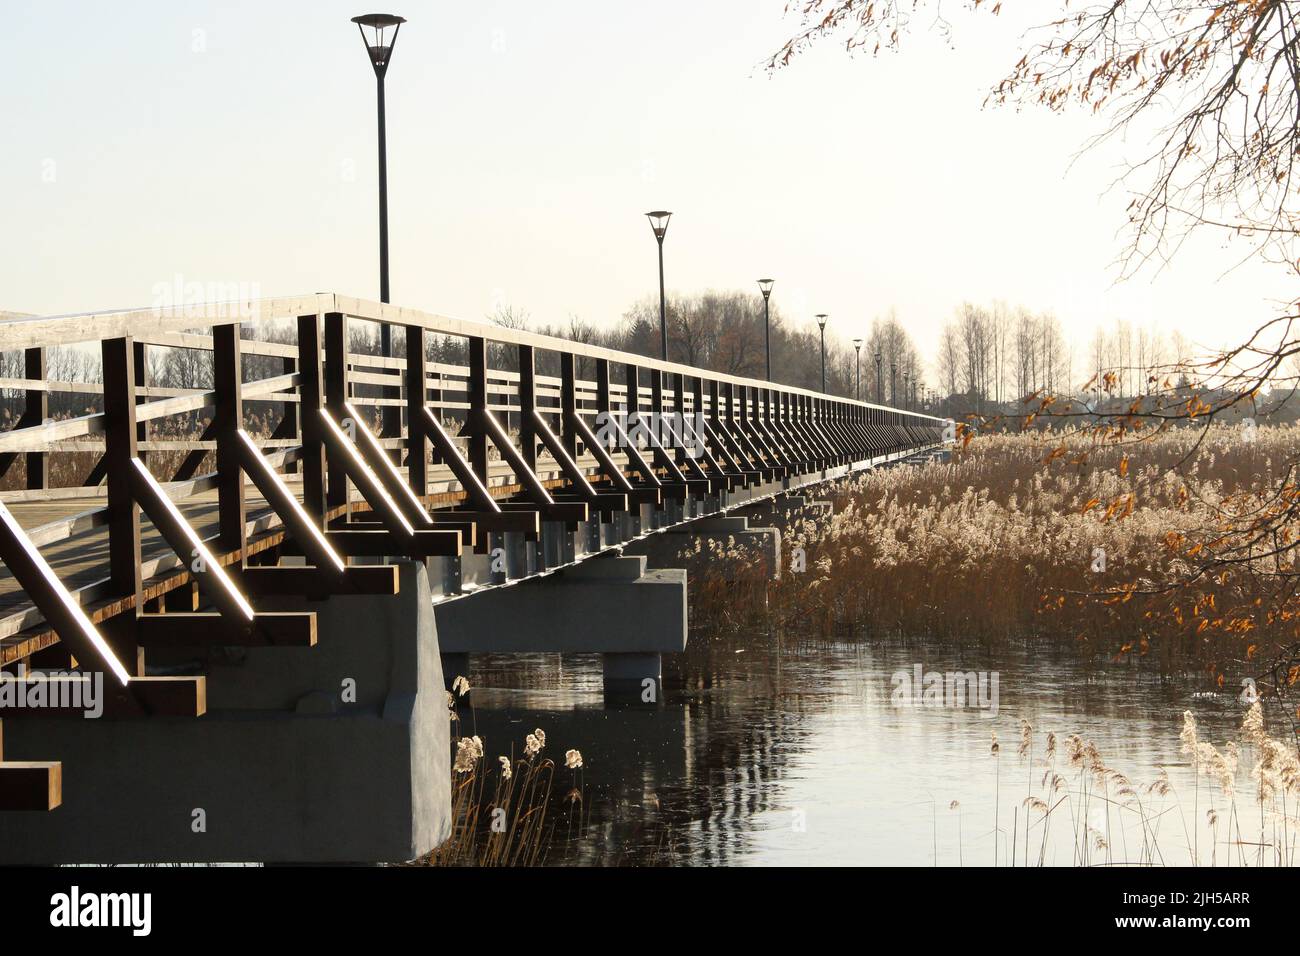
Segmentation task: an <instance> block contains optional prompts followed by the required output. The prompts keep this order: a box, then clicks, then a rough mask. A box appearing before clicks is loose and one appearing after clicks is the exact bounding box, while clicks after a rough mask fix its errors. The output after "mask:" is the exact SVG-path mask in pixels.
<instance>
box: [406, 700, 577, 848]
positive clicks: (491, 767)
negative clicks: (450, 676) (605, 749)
mask: <svg viewBox="0 0 1300 956" xmlns="http://www.w3.org/2000/svg"><path fill="white" fill-rule="evenodd" d="M469 689H470V688H469V682H468V681H467V680H465V678H464V677H458V678H457V679H456V681H455V683H454V684H453V691H452V692H449V693H448V695H447V703H448V716H449V718H450V720H451V722H452V726H453V727H454V728H455V729H454V732H453V734H452V743H453V746H454V748H455V756H454V758H453V760H452V768H451V777H452V779H451V803H452V806H451V819H452V832H451V836H450V837H449V838H448V839H447V841H446V842H445V843H443V844H442V845H441V846H440V847H438V848H437V849H435V850H434V851H433V852H432V853H430V854H429V855H428V856H427V857H425V858H424V859H422V860H420V861H418V862H419V864H420V865H425V866H540V865H543V864H545V863H548V862H554V861H553V860H551V859H550V857H551V855H552V854H553V853H554V852H557V851H558V852H560V853H565V852H567V851H568V850H569V849H571V848H573V847H574V846H575V845H576V844H577V842H578V841H580V840H582V839H583V838H585V837H586V836H587V832H588V831H587V819H586V815H585V812H584V800H583V772H584V770H583V760H582V753H581V752H580V751H578V750H576V749H572V750H568V751H566V752H565V754H564V757H563V759H562V760H561V761H560V763H559V765H558V766H557V764H556V761H555V760H552V759H551V758H550V757H549V756H548V755H547V750H546V748H547V739H546V732H545V731H544V730H543V729H541V728H537V729H536V730H534V731H533V732H532V733H530V734H527V735H526V736H525V738H524V740H523V746H522V749H521V750H520V751H516V750H515V749H514V745H513V743H512V745H511V748H510V752H509V753H508V754H500V755H498V756H496V757H495V758H494V757H490V756H489V755H488V751H487V750H486V747H485V744H484V742H483V740H482V738H480V737H479V736H478V735H476V734H466V733H463V732H462V718H461V711H460V708H458V703H459V699H460V698H464V697H465V696H466V695H467V694H468V693H469ZM469 717H470V720H471V722H472V718H473V714H472V710H471V711H470V713H469ZM471 726H472V723H471ZM565 784H568V789H567V790H564V785H565ZM561 790H564V792H563V793H561V792H560V791H561Z"/></svg>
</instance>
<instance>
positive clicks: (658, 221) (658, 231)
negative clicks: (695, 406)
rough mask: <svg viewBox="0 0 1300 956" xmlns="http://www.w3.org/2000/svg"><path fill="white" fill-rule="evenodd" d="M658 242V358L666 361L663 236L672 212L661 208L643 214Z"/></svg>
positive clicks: (666, 338) (666, 334)
mask: <svg viewBox="0 0 1300 956" xmlns="http://www.w3.org/2000/svg"><path fill="white" fill-rule="evenodd" d="M645 215H646V218H647V219H649V220H650V228H651V229H653V230H654V234H655V241H656V242H658V243H659V337H660V358H662V359H663V360H664V361H665V362H667V361H668V300H667V299H666V298H665V297H664V236H666V235H668V220H669V219H672V218H673V214H672V213H670V212H666V211H665V210H662V209H657V210H655V211H654V212H648V213H646V214H645Z"/></svg>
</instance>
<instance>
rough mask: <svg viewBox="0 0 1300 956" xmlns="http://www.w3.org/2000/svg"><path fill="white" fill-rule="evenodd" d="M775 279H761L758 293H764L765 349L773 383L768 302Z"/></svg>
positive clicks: (768, 378) (769, 379) (770, 321)
mask: <svg viewBox="0 0 1300 956" xmlns="http://www.w3.org/2000/svg"><path fill="white" fill-rule="evenodd" d="M775 281H776V280H775V279H759V280H758V291H759V292H761V293H763V347H764V348H765V349H766V350H767V380H768V381H769V382H770V381H772V313H771V311H770V310H769V308H768V302H767V300H768V299H770V298H771V296H772V285H773V283H774V282H775Z"/></svg>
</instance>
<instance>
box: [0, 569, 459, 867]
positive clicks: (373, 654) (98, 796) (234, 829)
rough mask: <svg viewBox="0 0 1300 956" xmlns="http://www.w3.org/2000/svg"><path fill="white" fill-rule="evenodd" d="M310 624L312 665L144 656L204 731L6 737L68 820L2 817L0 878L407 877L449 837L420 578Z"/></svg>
mask: <svg viewBox="0 0 1300 956" xmlns="http://www.w3.org/2000/svg"><path fill="white" fill-rule="evenodd" d="M400 567H401V572H400V580H401V592H400V593H399V594H397V595H392V596H387V597H380V596H358V595H354V596H336V597H332V598H330V599H329V600H328V601H314V602H308V601H304V600H301V599H287V598H281V599H271V598H265V599H263V601H264V604H265V606H266V609H267V610H272V609H273V610H282V611H294V610H314V611H316V613H317V643H316V646H315V647H254V648H238V649H232V648H212V647H190V648H185V647H177V648H168V649H166V650H164V649H161V648H159V649H151V651H150V663H151V665H154V666H160V667H170V668H173V669H175V668H180V667H182V666H184V665H185V664H186V663H187V662H189V663H190V664H191V666H195V667H197V668H198V669H199V670H200V671H201V672H202V673H203V674H205V675H206V677H207V707H208V710H207V713H206V714H204V715H203V716H201V717H196V718H164V717H151V718H147V719H140V720H119V721H109V720H83V719H79V718H75V719H44V718H30V719H29V718H24V719H22V720H6V721H5V727H4V731H5V756H6V758H7V759H10V760H35V759H42V760H60V761H62V762H63V774H64V777H63V779H64V786H63V806H61V807H59V808H58V809H57V810H55V811H53V812H51V813H43V814H0V863H4V864H51V863H146V862H172V863H177V862H196V863H200V862H208V863H220V862H260V861H264V862H281V863H342V862H356V863H375V862H394V863H396V862H403V861H407V860H411V859H414V858H416V857H418V856H421V855H423V854H425V853H427V852H429V851H430V850H432V849H433V848H434V847H435V846H437V845H438V844H440V843H442V842H443V841H444V840H445V839H446V838H447V836H448V835H449V834H450V832H451V804H450V800H451V784H450V781H451V768H450V765H449V764H450V749H451V745H450V729H449V721H448V720H447V705H446V694H445V692H444V690H443V675H442V669H441V666H440V661H439V647H438V633H437V629H436V626H435V617H434V613H433V604H432V596H431V594H430V591H429V582H428V576H427V573H426V571H425V568H424V566H423V565H422V564H419V563H416V562H403V563H402V564H401V566H400Z"/></svg>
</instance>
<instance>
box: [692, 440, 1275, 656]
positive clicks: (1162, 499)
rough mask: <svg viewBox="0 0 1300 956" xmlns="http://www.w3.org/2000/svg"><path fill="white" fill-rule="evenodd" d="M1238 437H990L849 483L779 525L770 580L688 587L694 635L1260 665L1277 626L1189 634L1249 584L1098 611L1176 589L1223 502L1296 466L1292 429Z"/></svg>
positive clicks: (1242, 580)
mask: <svg viewBox="0 0 1300 956" xmlns="http://www.w3.org/2000/svg"><path fill="white" fill-rule="evenodd" d="M1243 434H1244V433H1243V431H1242V430H1241V429H1236V428H1224V427H1220V428H1215V429H1212V430H1211V432H1210V433H1209V434H1208V436H1206V437H1205V438H1204V439H1203V440H1202V441H1201V444H1200V445H1199V446H1198V445H1197V441H1198V439H1200V438H1201V436H1200V433H1199V432H1194V431H1193V430H1179V431H1172V432H1169V433H1167V434H1164V435H1161V436H1158V437H1156V438H1154V439H1152V440H1149V441H1147V442H1145V443H1143V444H1140V445H1136V446H1131V447H1128V448H1124V449H1121V448H1114V447H1104V448H1098V447H1095V446H1094V444H1093V442H1092V440H1091V439H1090V438H1089V437H1087V436H1084V435H1078V434H1066V435H1064V436H1063V435H1061V434H1060V433H1057V434H1053V435H1046V436H1044V435H1042V434H1000V435H992V436H987V437H981V438H979V439H977V440H975V441H974V442H972V444H971V445H970V446H969V448H967V449H965V450H959V451H957V452H955V453H954V455H953V457H952V460H951V461H949V462H941V461H931V462H928V463H925V464H919V465H904V466H901V467H893V468H882V469H877V470H873V471H869V472H865V473H862V474H861V475H859V476H856V477H853V478H851V479H845V480H842V481H840V482H838V483H836V484H834V485H832V486H830V488H829V490H828V491H827V492H826V494H825V497H826V498H828V499H829V500H830V501H831V502H832V503H833V505H834V514H833V515H832V516H831V517H829V518H822V517H814V516H812V515H811V514H810V515H809V516H806V517H800V516H796V520H794V521H793V522H792V523H791V524H790V526H789V528H788V529H787V531H786V533H785V535H784V536H783V541H782V552H783V558H782V574H781V576H780V579H779V580H776V581H770V582H769V581H767V580H766V578H767V575H766V574H765V569H764V568H762V567H761V566H758V565H757V564H756V565H754V566H753V567H752V568H751V573H750V576H749V580H748V582H745V581H743V580H742V581H740V582H739V583H726V582H719V581H710V580H708V579H707V578H704V579H701V578H700V577H699V576H697V577H696V579H695V580H693V581H692V586H693V589H694V590H693V594H692V613H693V615H694V621H695V623H697V624H699V625H701V626H703V627H706V628H715V629H716V628H729V627H730V628H738V627H750V626H765V625H768V624H770V625H771V626H773V627H776V628H780V629H782V630H785V631H788V632H790V633H794V634H799V635H804V636H812V637H817V636H822V637H830V636H836V635H843V634H846V633H866V634H868V635H882V636H883V635H892V634H901V635H907V636H919V635H932V636H938V637H942V638H946V639H950V640H952V641H953V642H955V643H957V642H989V641H997V640H1004V639H1007V638H1024V639H1034V638H1060V639H1068V640H1072V641H1077V642H1079V644H1080V645H1081V647H1082V648H1083V649H1084V650H1085V651H1086V652H1091V653H1098V654H1102V653H1104V654H1111V655H1119V656H1121V657H1127V656H1130V655H1131V656H1133V657H1146V656H1151V657H1153V658H1154V659H1155V660H1157V661H1158V662H1159V663H1160V664H1161V665H1162V666H1165V667H1168V668H1177V667H1184V666H1187V665H1189V664H1191V665H1206V666H1211V665H1214V664H1216V663H1217V664H1222V663H1223V662H1224V661H1225V660H1230V659H1241V658H1245V657H1247V656H1249V655H1248V651H1247V649H1248V647H1252V646H1253V650H1252V651H1250V653H1259V652H1264V651H1267V650H1269V649H1271V648H1273V647H1276V646H1280V645H1281V644H1282V643H1285V642H1287V641H1289V640H1294V639H1295V636H1296V628H1295V625H1294V623H1293V622H1284V621H1277V622H1272V623H1271V625H1269V626H1265V627H1262V628H1260V629H1258V630H1254V631H1252V632H1251V633H1250V634H1249V635H1244V636H1242V637H1241V638H1236V637H1228V636H1225V635H1224V634H1223V633H1221V632H1216V631H1211V632H1209V633H1207V632H1206V629H1205V628H1204V627H1203V626H1202V625H1201V623H1200V621H1201V619H1203V617H1204V616H1205V615H1206V612H1205V608H1207V607H1208V608H1211V609H1213V608H1215V607H1228V606H1233V605H1243V604H1249V603H1251V602H1253V601H1254V599H1255V598H1256V597H1258V596H1259V592H1258V588H1259V586H1258V583H1257V582H1256V581H1254V580H1253V579H1251V578H1250V577H1249V576H1237V577H1236V578H1234V579H1232V580H1224V581H1220V580H1217V579H1215V580H1203V581H1200V582H1198V584H1197V586H1196V588H1195V589H1194V590H1193V591H1191V592H1187V593H1186V594H1185V595H1183V596H1182V597H1170V596H1169V595H1161V596H1160V597H1159V598H1158V599H1157V598H1152V597H1133V596H1132V595H1130V596H1129V597H1126V598H1114V597H1113V596H1112V594H1111V593H1110V592H1113V591H1114V590H1115V589H1117V588H1122V587H1123V586H1125V585H1126V584H1128V583H1130V582H1142V583H1143V584H1144V585H1146V587H1147V588H1148V589H1151V590H1156V589H1158V588H1159V586H1160V585H1162V584H1164V583H1168V582H1172V581H1174V580H1175V579H1176V578H1177V577H1178V576H1179V575H1180V574H1183V573H1185V572H1186V571H1187V570H1188V569H1189V568H1190V566H1191V565H1190V563H1189V561H1188V558H1187V554H1186V551H1187V542H1189V541H1191V540H1193V539H1194V538H1195V536H1196V535H1197V534H1199V533H1202V532H1203V531H1204V530H1205V529H1207V528H1209V529H1213V528H1215V527H1217V526H1219V525H1220V524H1221V523H1222V522H1223V520H1224V514H1225V508H1227V507H1231V505H1230V504H1226V503H1227V502H1231V501H1232V500H1233V496H1237V495H1242V494H1243V493H1249V492H1256V491H1258V492H1263V491H1264V490H1265V489H1267V488H1269V487H1271V486H1272V485H1273V484H1274V483H1275V482H1277V481H1278V479H1279V478H1280V477H1281V476H1282V475H1283V473H1284V471H1285V469H1286V462H1287V461H1288V460H1289V459H1291V458H1292V457H1293V456H1294V455H1295V454H1296V452H1297V451H1298V450H1300V429H1297V428H1295V427H1290V426H1287V427H1269V428H1259V429H1256V430H1255V431H1254V432H1252V433H1251V434H1250V439H1251V440H1245V439H1244V438H1243ZM1061 447H1064V448H1065V449H1066V453H1064V454H1060V453H1057V454H1056V456H1055V457H1054V458H1053V457H1052V452H1053V450H1054V449H1057V448H1061ZM1049 458H1051V459H1052V460H1051V461H1048V459H1049ZM799 556H801V557H802V565H803V566H804V567H806V570H803V571H800V570H799V567H798V562H797V561H796V558H797V557H799ZM725 557H726V558H727V560H729V561H732V562H734V561H736V560H742V559H743V558H744V555H743V553H742V552H739V551H737V552H736V553H728V554H726V555H725ZM1262 570H1263V571H1264V572H1267V571H1268V570H1269V569H1268V568H1263V569H1262ZM730 577H732V578H733V579H734V578H736V577H737V576H736V575H735V574H734V573H733V574H732V575H730ZM756 589H757V593H758V596H757V597H753V598H746V597H745V596H746V595H749V594H753V593H756ZM738 598H739V600H738ZM1180 601H1182V602H1183V603H1181V604H1180V603H1179V602H1180Z"/></svg>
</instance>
